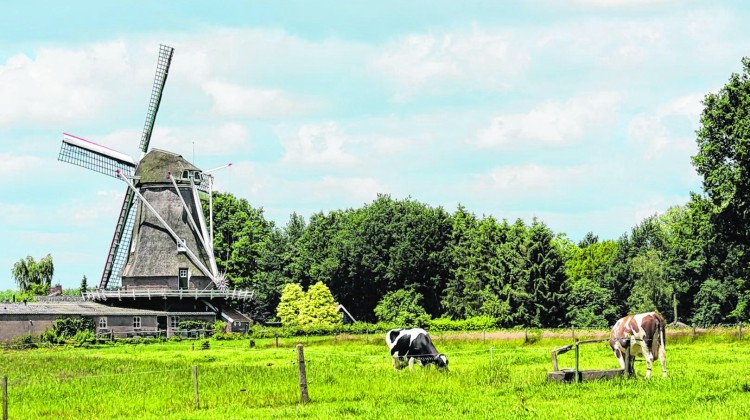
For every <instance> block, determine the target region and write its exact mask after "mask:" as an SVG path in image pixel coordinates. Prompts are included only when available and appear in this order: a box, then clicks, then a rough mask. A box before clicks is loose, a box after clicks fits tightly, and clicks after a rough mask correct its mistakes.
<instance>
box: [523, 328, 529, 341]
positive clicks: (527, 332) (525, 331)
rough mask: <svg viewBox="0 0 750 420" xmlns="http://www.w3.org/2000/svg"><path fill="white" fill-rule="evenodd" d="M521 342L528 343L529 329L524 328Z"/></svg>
mask: <svg viewBox="0 0 750 420" xmlns="http://www.w3.org/2000/svg"><path fill="white" fill-rule="evenodd" d="M523 332H524V336H523V342H524V343H526V344H528V342H529V330H524V331H523Z"/></svg>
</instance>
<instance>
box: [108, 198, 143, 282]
mask: <svg viewBox="0 0 750 420" xmlns="http://www.w3.org/2000/svg"><path fill="white" fill-rule="evenodd" d="M137 202H138V198H137V197H135V194H133V191H130V189H128V190H127V191H126V192H125V199H124V200H123V202H122V207H121V208H120V216H119V217H118V218H117V226H115V234H114V235H113V236H112V243H111V244H110V246H109V253H108V254H107V262H106V263H105V264H104V272H103V273H102V279H101V281H100V282H99V288H100V289H111V288H118V287H120V285H121V284H122V278H121V276H120V273H121V271H122V267H123V266H124V265H125V262H126V261H127V258H128V252H129V251H130V243H131V242H132V241H133V224H134V223H135V214H136V211H135V210H136V208H137V206H136V204H137Z"/></svg>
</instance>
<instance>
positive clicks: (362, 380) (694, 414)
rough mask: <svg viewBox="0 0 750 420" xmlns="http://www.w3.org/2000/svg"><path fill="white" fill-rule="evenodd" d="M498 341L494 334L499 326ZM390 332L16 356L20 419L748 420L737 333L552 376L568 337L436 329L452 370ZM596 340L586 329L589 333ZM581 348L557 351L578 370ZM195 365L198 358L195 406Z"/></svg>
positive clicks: (747, 366) (591, 362) (746, 370)
mask: <svg viewBox="0 0 750 420" xmlns="http://www.w3.org/2000/svg"><path fill="white" fill-rule="evenodd" d="M487 337H493V335H492V334H488V335H487ZM382 338H383V337H380V336H379V335H369V336H367V337H365V336H338V337H335V338H334V337H309V338H305V337H296V338H285V339H279V345H280V346H279V347H278V348H277V347H275V341H274V339H256V340H255V342H256V344H257V345H256V346H255V347H254V348H250V346H249V340H236V341H211V347H210V349H208V350H201V349H200V342H186V341H183V342H177V343H160V344H148V345H143V344H139V345H109V346H101V347H93V348H76V347H58V348H49V349H34V350H6V351H3V352H2V353H0V375H3V376H7V377H8V393H9V418H11V419H34V418H59V419H81V418H86V419H112V418H160V419H161V418H165V419H245V418H295V417H300V418H332V417H338V418H342V417H343V418H373V419H374V418H378V419H381V418H399V417H405V416H409V417H427V418H444V419H452V418H527V417H529V418H545V419H546V418H565V419H568V418H591V417H606V418H614V417H631V416H637V417H639V418H712V419H716V418H722V419H723V418H746V417H747V415H748V414H747V413H750V352H748V350H750V343H748V342H747V341H742V342H739V341H737V340H736V337H733V336H732V335H731V334H729V333H727V334H714V335H710V336H702V337H699V338H697V339H693V338H692V337H690V336H684V337H672V338H671V339H670V340H669V341H668V344H667V367H668V369H669V375H670V376H669V378H666V379H665V378H661V369H660V367H659V365H658V362H657V363H656V364H655V367H654V378H652V379H650V380H646V379H644V378H643V375H644V373H645V362H637V363H636V373H637V378H635V379H615V380H610V381H596V382H587V383H581V384H577V385H576V384H558V383H548V382H547V381H546V374H547V372H548V371H549V370H550V369H551V363H550V350H551V349H552V348H553V347H556V346H557V347H560V346H563V345H566V344H570V343H571V339H570V337H567V338H566V337H559V338H535V340H536V341H535V342H533V343H530V344H529V343H525V342H524V339H523V338H521V339H510V340H509V339H497V338H486V339H484V340H483V339H482V337H481V336H479V338H466V336H465V335H460V334H447V333H446V334H445V335H439V336H435V337H433V338H434V341H435V345H436V346H437V348H438V350H439V351H440V352H442V353H445V354H447V355H448V357H449V360H450V364H449V366H450V371H449V372H448V373H444V372H440V371H438V370H437V369H432V368H427V369H423V368H415V370H413V371H410V370H409V369H408V368H407V369H404V370H401V371H395V370H394V369H393V367H392V365H391V360H390V358H389V357H388V352H387V348H386V346H385V342H384V340H383V339H382ZM580 338H582V339H583V338H585V337H580ZM297 343H301V344H303V345H304V352H305V364H306V368H307V378H308V386H309V394H310V398H311V402H310V403H308V404H304V405H303V404H300V403H299V398H300V391H299V386H298V382H299V378H298V367H297V365H296V357H297V354H296V350H295V345H296V344H297ZM573 360H574V356H573V352H569V353H566V354H564V355H561V356H560V357H559V364H560V367H572V366H573ZM580 360H581V369H611V368H616V367H618V364H617V361H616V360H615V358H614V357H613V356H612V353H611V350H610V349H609V347H608V345H607V344H606V343H598V344H591V345H585V346H581V354H580ZM192 366H198V377H199V399H200V409H197V410H196V409H195V407H194V398H193V380H192Z"/></svg>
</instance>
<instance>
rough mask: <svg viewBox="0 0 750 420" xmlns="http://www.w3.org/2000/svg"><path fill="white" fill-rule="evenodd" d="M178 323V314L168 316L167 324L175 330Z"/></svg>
mask: <svg viewBox="0 0 750 420" xmlns="http://www.w3.org/2000/svg"><path fill="white" fill-rule="evenodd" d="M179 325H180V317H179V316H173V317H170V318H169V326H170V328H172V329H173V330H176V329H177V328H178V326H179Z"/></svg>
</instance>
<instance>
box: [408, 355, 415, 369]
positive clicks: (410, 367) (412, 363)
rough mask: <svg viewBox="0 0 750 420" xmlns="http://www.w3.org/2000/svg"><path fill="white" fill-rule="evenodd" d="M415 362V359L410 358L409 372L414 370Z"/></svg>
mask: <svg viewBox="0 0 750 420" xmlns="http://www.w3.org/2000/svg"><path fill="white" fill-rule="evenodd" d="M414 360H415V359H414V358H413V357H410V358H409V370H414Z"/></svg>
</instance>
